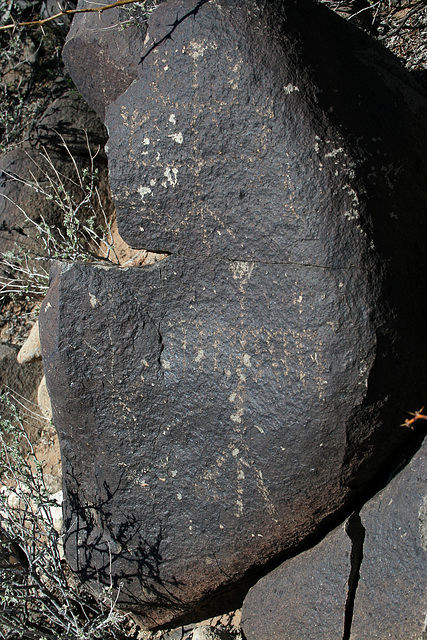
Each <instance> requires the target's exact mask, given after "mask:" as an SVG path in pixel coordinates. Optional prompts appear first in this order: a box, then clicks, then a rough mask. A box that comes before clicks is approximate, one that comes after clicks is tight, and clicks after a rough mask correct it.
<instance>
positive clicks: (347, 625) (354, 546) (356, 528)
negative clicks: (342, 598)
mask: <svg viewBox="0 0 427 640" xmlns="http://www.w3.org/2000/svg"><path fill="white" fill-rule="evenodd" d="M346 533H347V535H348V537H349V538H350V540H351V557H350V563H351V567H350V575H349V577H348V591H347V601H346V603H345V613H344V633H343V640H350V633H351V624H352V622H353V612H354V603H355V599H356V591H357V586H358V584H359V579H360V567H361V565H362V561H363V544H364V541H365V535H366V530H365V527H364V526H363V524H362V520H361V518H360V513H359V512H358V511H355V512H354V513H353V514H352V515H351V516H350V518H349V520H348V523H347V526H346Z"/></svg>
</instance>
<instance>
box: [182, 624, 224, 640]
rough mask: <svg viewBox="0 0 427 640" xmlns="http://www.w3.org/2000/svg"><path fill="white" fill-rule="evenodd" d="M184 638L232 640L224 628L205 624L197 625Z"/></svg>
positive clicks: (189, 639)
mask: <svg viewBox="0 0 427 640" xmlns="http://www.w3.org/2000/svg"><path fill="white" fill-rule="evenodd" d="M184 640H231V636H230V634H229V633H227V632H226V631H223V630H222V629H216V628H215V627H211V626H205V625H203V626H200V627H195V628H194V629H193V630H192V631H191V632H190V633H189V634H187V635H185V636H184Z"/></svg>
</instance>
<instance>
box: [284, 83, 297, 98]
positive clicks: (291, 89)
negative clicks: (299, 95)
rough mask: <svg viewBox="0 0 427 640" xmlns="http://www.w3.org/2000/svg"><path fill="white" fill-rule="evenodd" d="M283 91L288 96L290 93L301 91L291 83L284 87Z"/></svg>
mask: <svg viewBox="0 0 427 640" xmlns="http://www.w3.org/2000/svg"><path fill="white" fill-rule="evenodd" d="M283 91H284V92H285V93H286V95H289V94H290V93H294V92H295V91H299V88H298V87H296V86H295V85H294V84H291V83H289V84H287V85H286V86H285V87H283Z"/></svg>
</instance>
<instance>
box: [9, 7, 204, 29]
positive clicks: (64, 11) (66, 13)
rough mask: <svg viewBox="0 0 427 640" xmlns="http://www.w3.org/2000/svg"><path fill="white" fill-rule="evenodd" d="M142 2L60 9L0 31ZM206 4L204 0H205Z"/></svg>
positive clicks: (11, 24)
mask: <svg viewBox="0 0 427 640" xmlns="http://www.w3.org/2000/svg"><path fill="white" fill-rule="evenodd" d="M141 1H142V0H117V1H116V2H113V3H111V4H106V5H104V6H102V7H88V8H87V9H62V10H61V11H59V12H58V13H55V15H53V16H49V17H48V18H43V19H41V20H32V21H30V22H13V23H10V24H5V25H3V26H0V31H5V30H6V29H16V27H30V26H31V27H32V26H42V25H44V24H46V23H47V22H52V21H53V20H57V19H58V18H61V17H62V16H74V15H75V14H76V13H98V14H101V13H103V12H104V11H107V10H108V9H115V8H116V7H123V6H125V5H127V4H136V3H138V2H141ZM205 2H206V0H205Z"/></svg>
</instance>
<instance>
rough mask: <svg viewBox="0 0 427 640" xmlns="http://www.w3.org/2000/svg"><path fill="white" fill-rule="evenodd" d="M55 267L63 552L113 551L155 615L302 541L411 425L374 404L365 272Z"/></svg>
mask: <svg viewBox="0 0 427 640" xmlns="http://www.w3.org/2000/svg"><path fill="white" fill-rule="evenodd" d="M52 275H53V280H52V284H51V288H50V291H49V294H48V296H47V298H46V300H45V303H44V305H43V308H42V312H41V316H40V320H39V322H40V331H41V338H42V350H43V360H44V367H45V373H46V378H47V382H48V388H49V392H50V395H51V400H52V409H53V415H54V422H55V425H56V426H57V428H58V431H59V434H60V437H61V439H62V453H63V464H64V466H65V490H66V495H65V508H66V525H67V527H68V537H67V541H66V552H67V553H68V557H69V560H70V561H71V563H72V565H73V567H74V568H75V569H76V570H77V571H78V572H79V573H80V574H81V576H82V577H85V578H87V579H92V580H94V581H96V580H97V579H98V577H99V578H100V579H101V580H107V579H109V578H108V576H107V573H106V572H107V569H108V567H109V562H108V560H107V559H108V553H109V551H108V550H110V551H111V553H112V556H113V557H112V569H113V575H114V578H115V580H116V581H118V580H119V579H120V580H121V579H123V580H124V582H125V587H124V588H123V589H122V592H121V600H122V602H123V603H125V604H126V605H127V606H130V607H131V608H135V610H137V611H140V612H141V613H142V614H144V615H146V616H147V624H151V625H155V624H156V623H157V624H161V623H164V622H167V621H168V620H171V619H173V618H174V617H179V615H180V614H185V613H187V611H188V610H189V609H191V608H193V607H195V605H196V604H197V602H203V599H204V598H205V597H206V596H208V595H211V594H212V593H214V592H215V591H216V590H218V589H219V588H221V587H224V586H226V585H229V584H232V583H233V582H235V581H238V580H240V579H241V578H242V577H243V576H244V574H245V573H246V572H247V571H248V570H250V569H251V568H252V567H253V566H257V565H259V564H262V563H264V562H266V561H267V560H269V559H271V558H272V557H274V556H275V555H276V554H277V553H279V552H280V551H282V550H284V549H286V548H291V547H292V546H294V545H295V544H297V543H299V542H300V541H301V540H302V539H304V537H305V536H307V535H308V534H309V533H312V532H313V531H314V530H315V529H316V527H317V526H318V525H319V523H320V522H321V521H322V520H323V519H324V518H325V517H326V516H328V515H329V514H331V513H332V512H333V511H334V510H336V509H337V508H339V507H340V506H341V505H342V504H343V502H345V501H346V500H347V499H348V498H349V496H350V495H351V492H352V489H351V486H349V483H352V484H353V485H354V486H356V487H357V486H358V485H360V484H361V485H362V486H363V485H364V484H366V482H368V481H371V480H372V478H373V477H374V476H375V473H376V471H377V469H374V468H372V466H369V465H368V464H367V463H368V461H369V460H372V459H373V458H374V459H377V458H378V454H381V455H383V456H384V454H385V452H384V451H383V441H384V436H385V433H387V445H388V447H389V449H391V450H392V449H393V444H394V445H396V443H397V442H398V440H399V439H400V440H401V439H402V438H403V437H404V436H406V435H407V434H406V432H404V430H402V429H399V427H396V428H394V429H393V428H392V427H390V425H389V424H386V425H383V424H382V421H381V419H380V414H378V413H377V412H376V411H374V410H373V408H372V407H371V406H369V404H367V403H366V397H367V386H366V383H367V376H368V375H370V376H371V380H370V383H371V384H372V387H373V388H374V389H376V390H377V393H378V392H381V394H384V390H383V391H381V384H380V383H381V381H382V379H383V376H384V370H383V369H381V367H380V370H379V371H377V372H376V373H375V372H374V369H373V366H372V365H373V357H374V353H375V335H374V330H373V326H372V325H369V324H367V317H369V316H370V315H371V316H372V313H373V309H374V307H375V305H376V304H378V302H377V299H376V297H375V295H374V292H373V291H372V289H370V287H368V286H367V284H366V281H365V274H364V273H361V272H359V271H357V270H348V271H345V273H343V272H342V271H341V270H331V269H321V268H313V267H307V266H297V265H273V264H272V265H265V264H262V263H242V262H229V261H222V260H216V259H206V258H202V257H200V258H198V259H196V258H193V259H186V258H184V257H179V256H169V257H168V258H166V259H165V260H162V261H161V262H158V263H156V264H154V265H152V266H150V267H147V268H145V269H117V268H114V267H112V268H108V269H107V268H105V267H97V266H92V265H73V266H67V265H64V266H62V267H61V266H60V265H58V267H57V268H56V272H55V273H53V274H52ZM344 275H345V278H344V279H343V276H344ZM346 300H353V305H352V307H350V306H348V305H347V304H345V301H346ZM356 300H357V301H358V302H357V303H356ZM362 301H363V305H362ZM356 304H357V306H356ZM359 305H362V306H361V307H359ZM358 307H359V308H358ZM305 327H308V328H305ZM350 354H351V355H350ZM387 392H388V393H390V395H391V396H392V398H393V399H392V400H391V401H389V406H394V407H396V402H397V400H396V392H395V388H393V389H390V388H389V387H387ZM398 397H399V396H397V398H398ZM382 404H383V406H384V407H385V408H386V409H387V403H386V400H385V399H383V400H382ZM308 408H309V409H308ZM376 438H379V440H380V442H381V445H380V446H379V445H378V442H377V444H376V446H375V442H376V440H375V439H376ZM361 440H365V442H363V441H361ZM366 442H368V443H369V447H366ZM362 445H365V446H362ZM377 462H378V468H380V466H381V460H378V461H377ZM89 505H92V506H90V507H89ZM93 505H95V506H93ZM205 617H207V616H205Z"/></svg>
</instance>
